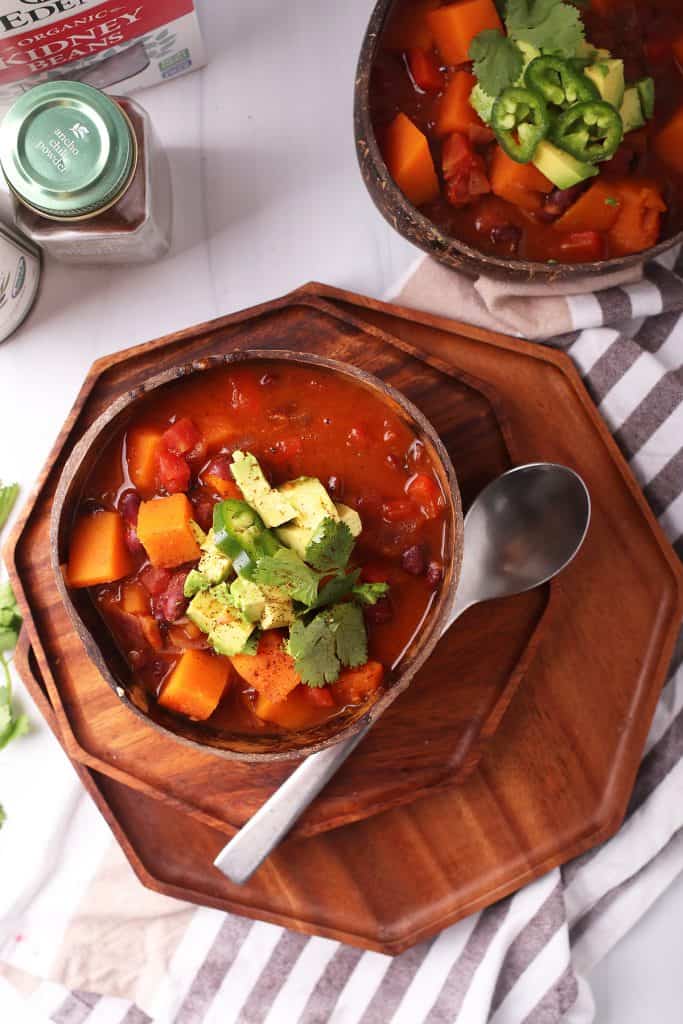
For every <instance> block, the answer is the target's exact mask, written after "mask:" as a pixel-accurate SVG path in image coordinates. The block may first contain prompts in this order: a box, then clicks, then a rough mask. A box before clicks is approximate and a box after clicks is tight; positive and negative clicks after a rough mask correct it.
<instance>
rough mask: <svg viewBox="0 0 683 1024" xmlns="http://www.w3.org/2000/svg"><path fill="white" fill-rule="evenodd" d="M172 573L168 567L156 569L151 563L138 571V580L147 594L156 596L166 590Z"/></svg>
mask: <svg viewBox="0 0 683 1024" xmlns="http://www.w3.org/2000/svg"><path fill="white" fill-rule="evenodd" d="M172 575H173V573H172V572H170V571H169V570H168V569H156V568H155V567H154V566H153V565H148V566H147V568H146V569H143V570H142V572H141V573H140V582H141V583H142V585H143V586H144V587H145V589H146V590H147V592H148V593H149V594H151V595H152V596H153V597H157V596H158V595H159V594H161V593H163V592H164V590H166V587H167V586H168V585H169V583H170V582H171V576H172Z"/></svg>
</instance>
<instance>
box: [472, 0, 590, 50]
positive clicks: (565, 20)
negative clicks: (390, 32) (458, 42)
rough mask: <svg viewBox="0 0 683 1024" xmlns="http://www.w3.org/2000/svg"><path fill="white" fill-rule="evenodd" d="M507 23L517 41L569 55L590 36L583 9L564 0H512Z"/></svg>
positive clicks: (508, 9) (509, 5) (509, 31)
mask: <svg viewBox="0 0 683 1024" xmlns="http://www.w3.org/2000/svg"><path fill="white" fill-rule="evenodd" d="M505 23H506V25H507V30H508V33H509V36H510V39H512V40H514V41H515V42H525V43H531V45H532V46H535V47H536V48H537V49H538V50H543V51H544V52H547V53H561V54H563V55H564V56H566V57H573V56H574V55H575V54H576V51H577V49H578V47H579V45H580V44H581V42H582V41H583V40H584V39H585V38H586V33H585V29H584V26H583V22H582V21H581V15H580V13H579V12H578V11H577V9H576V7H573V6H572V5H571V4H568V3H564V2H563V0H508V3H507V14H506V16H505ZM475 41H476V40H475Z"/></svg>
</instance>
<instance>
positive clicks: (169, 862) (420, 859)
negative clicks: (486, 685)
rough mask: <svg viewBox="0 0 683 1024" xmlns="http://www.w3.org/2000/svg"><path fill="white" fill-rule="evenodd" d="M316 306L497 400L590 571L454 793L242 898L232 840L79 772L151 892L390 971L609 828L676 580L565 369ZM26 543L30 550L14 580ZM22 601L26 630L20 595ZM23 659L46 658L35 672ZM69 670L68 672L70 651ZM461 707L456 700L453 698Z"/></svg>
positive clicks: (633, 764) (37, 687) (408, 318)
mask: <svg viewBox="0 0 683 1024" xmlns="http://www.w3.org/2000/svg"><path fill="white" fill-rule="evenodd" d="M311 295H317V296H322V297H323V298H324V299H325V300H326V301H327V302H334V303H335V304H336V305H337V307H338V308H340V309H344V310H350V311H352V312H353V314H354V317H355V318H357V319H360V318H362V319H363V320H364V321H365V323H366V324H368V325H374V326H375V327H379V328H381V329H383V330H386V331H391V332H393V334H394V335H397V336H399V337H401V338H403V340H404V341H408V342H410V344H411V345H413V346H416V347H420V348H423V349H424V350H425V351H426V352H428V353H430V358H431V357H435V358H436V360H437V365H443V366H444V367H445V366H448V365H450V366H454V367H457V368H458V371H459V372H464V373H475V374H477V375H478V376H479V377H480V378H481V379H483V380H484V381H486V384H487V386H491V387H493V388H494V389H495V392H496V395H497V399H498V403H499V406H498V407H499V409H500V410H502V412H503V413H504V424H505V425H504V433H505V434H506V436H507V437H508V438H509V439H514V455H515V460H516V461H531V460H533V459H554V460H557V461H562V462H565V463H567V464H569V465H571V466H573V467H574V468H575V469H577V470H578V471H579V472H580V473H581V474H582V475H583V476H584V478H585V479H586V482H587V483H588V486H589V488H590V490H591V494H592V498H593V508H594V517H593V523H592V526H591V530H590V532H589V535H588V539H587V541H586V545H585V548H584V550H583V552H582V554H581V556H580V557H579V559H578V560H577V562H576V563H575V564H574V565H573V566H571V567H570V569H569V570H568V571H567V572H566V573H565V574H564V575H563V577H562V579H561V581H560V582H559V583H558V585H556V586H555V587H554V588H553V596H552V600H551V602H550V605H549V607H548V609H547V610H546V612H545V614H544V615H543V619H542V624H541V628H540V629H538V630H537V631H536V635H535V638H534V643H533V645H532V649H531V651H530V652H529V655H528V658H527V660H528V664H527V667H526V673H525V678H524V683H523V685H522V686H520V687H519V688H518V690H517V692H516V694H515V698H514V700H512V702H511V704H510V706H509V709H508V710H507V713H506V714H505V716H504V717H503V718H502V720H501V721H500V723H499V725H498V729H497V731H496V733H495V735H494V736H493V737H492V738H491V740H490V742H489V743H488V744H487V745H486V747H485V749H484V752H483V756H482V757H481V759H480V761H479V763H478V764H477V765H476V767H475V768H474V769H473V770H472V771H471V772H470V774H469V775H468V776H467V778H465V779H464V780H463V781H462V782H461V784H460V785H458V786H451V787H449V788H448V789H447V790H443V791H440V792H433V793H432V794H431V795H428V796H424V797H423V799H420V800H416V801H415V802H413V803H411V804H410V805H406V806H402V807H397V808H394V809H392V810H389V811H386V812H385V813H383V814H379V815H377V816H375V817H372V818H370V819H368V820H366V821H362V822H358V823H356V824H353V825H347V826H346V827H343V828H338V829H336V830H334V831H330V832H327V833H326V834H325V835H319V836H316V837H315V838H311V839H306V840H305V841H300V840H296V839H290V840H288V841H287V842H286V843H285V844H283V846H282V847H281V848H280V849H279V850H278V851H277V852H276V853H275V854H274V855H273V856H272V857H270V858H269V859H268V861H266V862H265V864H264V865H263V867H262V868H261V869H260V870H259V871H258V872H257V873H256V875H255V876H254V877H253V878H252V879H251V881H250V882H249V883H248V884H247V885H246V886H243V887H237V886H234V885H232V884H231V883H230V882H228V881H227V880H226V879H225V878H224V877H223V876H222V875H221V874H220V873H219V872H217V871H216V870H215V869H214V868H213V866H212V861H213V858H214V857H215V855H216V853H217V852H218V850H219V849H220V847H221V845H222V844H223V842H224V838H225V837H224V835H223V834H222V832H221V831H218V830H217V829H215V828H210V827H207V825H206V824H205V823H202V822H201V821H199V820H198V817H197V815H196V814H193V815H192V816H180V815H179V812H178V806H177V804H176V803H174V802H173V801H171V800H169V799H168V798H163V799H151V798H150V796H149V792H148V791H147V792H141V791H140V786H139V783H138V781H137V780H135V779H133V780H131V786H126V785H123V784H122V783H121V781H120V780H119V779H115V778H113V777H112V776H111V774H110V773H108V774H106V775H105V774H103V773H100V772H98V771H93V770H91V769H89V768H86V767H84V765H82V764H75V767H76V770H77V771H78V772H79V774H80V776H81V778H82V779H83V781H84V784H85V785H86V786H87V788H88V789H89V791H90V792H91V794H92V795H93V797H94V799H95V800H96V801H97V803H98V806H99V807H100V809H101V810H102V812H103V814H104V815H105V817H106V818H107V820H108V821H109V822H110V824H111V825H112V827H113V829H114V831H115V834H116V836H117V838H118V840H119V842H120V843H121V845H122V847H123V849H124V851H125V853H126V855H127V857H128V859H129V861H130V863H131V865H132V866H133V868H134V870H135V871H136V872H137V874H138V877H139V878H140V879H141V881H142V882H143V884H145V885H147V886H149V887H150V888H153V889H156V890H158V891H160V892H163V893H166V894H168V895H171V896H176V897H178V898H181V899H186V900H190V901H194V902H197V903H201V904H205V905H207V906H215V907H219V908H221V909H224V910H228V911H233V912H236V913H241V914H245V915H247V916H250V917H255V918H259V919H263V920H268V921H274V922H277V923H279V924H283V925H285V926H287V927H291V928H296V929H298V930H301V931H304V932H308V933H313V934H319V935H325V936H330V937H332V938H336V939H339V940H342V941H346V942H352V943H354V944H357V945H360V946H363V947H365V948H369V949H377V950H381V951H383V952H386V953H398V952H400V951H402V950H404V949H406V948H407V947H409V946H410V945H412V944H413V943H415V942H418V941H420V940H421V939H424V938H425V937H427V936H428V935H431V934H434V933H435V932H437V931H439V930H440V929H441V928H444V927H446V926H447V925H449V924H451V923H453V922H454V921H456V920H458V919H459V918H461V917H463V916H465V915H466V914H469V913H472V912H474V911H476V910H479V909H481V908H482V907H484V906H487V905H488V904H490V903H492V902H494V901H495V900H497V899H500V898H502V897H503V896H505V895H507V894H508V893H510V892H512V891H514V890H515V889H516V888H519V887H520V886H521V885H523V884H525V883H526V882H529V881H531V880H532V879H534V878H536V877H538V876H539V875H540V874H542V873H544V872H545V871H547V870H549V869H550V868H552V867H554V866H556V865H557V864H560V863H563V862H565V861H567V860H569V859H571V858H572V857H574V856H576V855H577V854H579V853H581V852H582V851H584V850H586V849H588V848H590V847H591V846H593V845H595V844H597V843H599V842H602V841H603V840H605V839H606V838H608V837H609V835H611V834H612V833H613V832H614V831H615V830H616V829H617V828H618V826H619V823H620V821H621V819H622V816H623V814H624V812H625V809H626V805H627V801H628V798H629V795H630V792H631V789H632V786H633V782H634V778H635V773H636V770H637V766H638V764H639V762H640V757H641V754H642V749H643V745H644V742H645V738H646V736H647V732H648V730H649V726H650V722H651V718H652V713H653V711H654V707H655V704H656V701H657V698H658V696H659V692H660V689H661V685H662V682H663V680H664V678H665V674H666V670H667V667H668V664H669V660H670V657H671V653H672V650H673V645H674V642H675V637H676V635H677V632H678V628H679V625H680V621H681V617H682V615H683V571H682V569H681V564H680V562H679V561H678V559H677V558H676V556H675V554H674V553H673V551H672V549H671V548H670V546H669V545H668V543H667V541H666V539H665V538H664V536H663V534H662V532H661V530H660V528H659V526H658V525H657V522H656V520H655V519H654V517H653V515H652V513H651V512H650V510H649V508H648V507H647V504H646V502H645V501H644V499H643V497H642V494H641V493H640V491H639V489H638V487H637V485H636V483H635V481H634V480H633V478H632V477H631V475H630V472H629V470H628V468H627V466H626V464H625V462H624V460H623V459H622V457H621V456H620V454H619V452H618V450H617V448H616V446H615V444H614V442H613V441H612V439H611V437H610V436H609V433H608V431H607V430H606V428H605V427H604V425H603V424H602V421H601V420H600V418H599V416H598V414H597V412H596V410H595V408H594V406H593V404H592V402H591V401H590V398H589V397H588V395H587V394H586V392H585V390H584V388H583V386H582V385H581V382H580V380H579V378H578V376H577V374H576V373H575V371H574V370H573V369H572V367H571V364H570V363H569V360H568V359H567V358H566V357H564V356H562V355H559V354H557V353H554V352H550V351H546V350H543V349H541V348H540V347H537V346H532V345H527V344H525V343H522V342H518V341H515V340H512V339H505V338H501V337H499V336H494V335H490V334H488V333H487V332H483V331H478V330H476V329H474V328H470V327H464V326H462V325H458V324H454V323H452V322H449V321H445V320H443V319H438V318H434V317H429V316H424V315H419V314H415V313H412V312H408V311H406V310H398V309H396V308H394V307H388V306H386V305H383V304H381V303H377V302H374V301H372V300H369V299H363V298H361V297H359V296H353V295H349V294H346V293H341V292H338V291H336V290H334V289H329V288H326V287H324V286H320V285H311V286H308V287H307V288H306V289H304V290H303V291H302V292H299V293H296V294H295V296H294V297H293V298H295V299H296V300H297V301H298V300H299V299H301V297H302V296H311ZM223 323H228V324H229V323H230V318H228V320H227V321H224V322H223ZM477 422H478V421H476V420H474V421H473V424H472V425H473V432H472V437H473V439H476V437H477V429H476V428H477ZM473 443H474V442H473ZM42 486H43V484H42V483H41V484H40V485H39V489H40V487H42ZM35 507H36V505H35V501H34V502H33V503H31V506H30V508H29V510H28V511H27V513H26V514H25V518H24V521H23V522H22V523H20V525H19V526H18V527H17V529H16V530H15V532H14V535H13V538H12V540H11V543H10V547H9V549H8V554H9V557H10V564H11V567H12V571H13V576H14V579H15V582H16V583H18V584H21V583H22V581H23V580H24V579H26V582H27V583H29V584H31V586H35V584H34V574H35V578H36V579H38V578H39V573H37V571H36V570H35V569H33V568H32V562H31V558H30V557H29V556H30V552H31V550H34V551H35V557H36V559H38V558H39V555H40V538H41V533H40V530H39V529H36V528H35V527H34V526H33V525H32V518H31V517H32V512H31V509H34V508H35ZM26 532H28V533H29V535H30V536H31V537H32V538H33V541H34V544H35V546H34V547H33V548H31V546H29V547H28V548H26V549H25V553H24V554H23V555H22V560H20V561H19V560H18V559H17V554H18V552H19V548H18V544H19V541H20V540H21V538H22V537H23V536H24V534H25V533H26ZM13 553H14V554H13ZM29 592H30V593H33V590H32V589H31V588H29ZM625 595H626V596H625ZM22 601H23V605H24V608H25V610H26V609H27V608H28V604H27V602H26V595H25V594H24V593H23V591H22ZM513 603H514V602H513ZM495 607H496V606H495V605H490V606H488V608H489V611H490V612H491V613H493V611H494V609H495ZM36 610H37V612H38V614H36V617H35V618H34V619H29V620H28V622H27V630H26V631H25V634H24V637H23V640H22V644H21V647H20V650H19V652H18V655H17V667H18V669H19V671H20V673H21V675H22V677H23V678H24V680H25V681H26V683H27V685H28V687H29V689H30V690H31V692H32V693H33V695H34V696H35V698H36V700H37V702H38V703H39V706H40V707H41V710H43V713H44V714H45V716H46V718H47V719H48V721H49V722H50V724H51V725H52V727H53V728H54V729H55V730H56V731H57V733H58V735H59V737H60V739H61V741H62V743H63V744H64V745H65V746H67V741H68V740H69V739H70V737H69V734H68V733H67V732H65V730H64V729H63V728H60V727H58V724H57V722H58V717H57V716H58V715H59V717H60V718H61V719H62V720H66V721H68V719H67V716H66V710H69V711H70V712H72V713H73V708H68V709H62V710H61V711H60V708H59V706H58V705H56V706H55V712H57V713H55V712H53V710H52V707H51V705H50V704H49V703H48V695H49V698H50V700H52V698H53V695H54V694H55V693H56V688H55V686H54V681H53V683H52V685H50V683H49V677H48V678H46V679H45V681H44V683H43V682H42V681H41V674H42V673H43V665H46V664H47V657H46V652H45V650H44V649H42V645H41V637H42V638H44V640H45V643H46V645H48V644H56V643H57V641H58V640H59V636H58V631H55V629H54V627H52V626H51V625H50V623H51V621H52V619H51V616H52V612H53V609H51V606H50V602H49V601H45V602H43V604H40V605H38V606H36ZM472 614H473V612H470V613H468V614H467V616H466V617H464V618H463V620H462V624H463V627H469V625H470V624H471V623H472V619H471V616H472ZM484 622H486V619H485V620H484ZM488 622H489V626H490V628H489V632H488V635H487V639H486V645H487V646H488V647H493V646H495V644H494V643H493V642H492V640H493V638H495V635H496V634H495V633H494V629H495V622H496V620H495V618H493V616H491V617H490V618H489V620H488ZM29 641H31V642H34V643H36V644H37V645H38V647H37V649H36V651H35V655H36V656H35V657H33V655H32V654H31V652H30V651H29ZM482 650H483V648H482ZM58 656H59V657H60V658H63V657H73V656H74V652H73V650H72V649H71V648H68V649H67V648H65V650H64V653H63V654H62V655H58ZM54 667H55V670H56V671H59V670H60V666H59V665H58V664H57V665H55V666H54ZM452 692H453V697H454V699H458V697H459V691H458V690H457V689H455V688H453V691H452ZM407 696H408V695H404V697H402V698H401V701H403V700H405V699H406V698H407ZM401 701H399V702H398V703H401ZM361 752H362V747H361V748H360V751H359V752H358V755H356V756H359V754H360V753H361ZM132 787H134V788H132ZM180 832H182V835H183V842H182V844H179V843H178V842H177V836H178V834H179V833H180ZM294 847H295V849H296V853H295V855H294V856H293V855H292V852H293V848H294ZM368 849H372V857H370V858H369V857H368V856H367V851H368ZM397 851H398V852H399V854H400V855H397Z"/></svg>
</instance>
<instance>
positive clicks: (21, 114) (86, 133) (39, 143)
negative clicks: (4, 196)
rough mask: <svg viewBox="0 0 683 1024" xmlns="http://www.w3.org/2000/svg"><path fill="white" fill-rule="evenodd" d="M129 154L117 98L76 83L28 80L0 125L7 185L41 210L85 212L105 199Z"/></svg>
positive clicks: (114, 193) (124, 179)
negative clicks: (30, 86) (30, 85)
mask: <svg viewBox="0 0 683 1024" xmlns="http://www.w3.org/2000/svg"><path fill="white" fill-rule="evenodd" d="M136 159H137V144H136V140H135V136H134V134H133V131H132V129H131V125H130V122H129V120H128V118H127V117H126V115H125V114H124V113H123V111H122V110H121V108H120V107H119V105H118V104H117V103H115V102H114V101H113V100H112V99H110V98H109V97H108V96H106V95H105V94H104V93H103V92H100V91H99V89H93V87H92V86H90V85H84V84H83V83H81V82H46V83H45V84H44V85H37V86H35V87H34V88H33V89H30V90H29V92H26V93H24V95H23V96H21V97H20V98H19V99H18V100H17V101H16V103H14V104H13V105H12V106H11V107H10V109H9V110H8V111H7V113H6V114H5V117H4V118H3V120H2V124H0V165H1V166H2V170H3V172H4V175H5V177H6V178H7V182H8V184H9V186H10V188H11V189H12V191H13V192H14V193H15V194H16V195H17V197H18V198H19V199H20V200H22V201H23V202H24V203H25V204H26V205H27V206H30V207H32V208H33V209H34V210H38V211H39V212H40V213H44V214H45V215H46V216H47V217H53V218H55V219H61V218H79V217H87V216H88V215H91V214H93V213H97V212H99V211H101V210H103V209H106V207H107V206H111V204H112V203H113V202H115V201H116V199H117V198H118V196H119V195H120V194H121V192H122V191H123V190H124V189H125V187H126V185H127V183H128V181H129V180H130V178H131V175H132V173H133V171H134V169H135V164H136Z"/></svg>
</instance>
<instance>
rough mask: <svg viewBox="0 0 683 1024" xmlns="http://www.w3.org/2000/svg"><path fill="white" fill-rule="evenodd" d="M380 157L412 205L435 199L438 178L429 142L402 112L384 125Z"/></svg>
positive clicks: (437, 191)
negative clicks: (382, 152) (384, 132)
mask: <svg viewBox="0 0 683 1024" xmlns="http://www.w3.org/2000/svg"><path fill="white" fill-rule="evenodd" d="M384 159H385V160H386V163H387V167H388V169H389V174H390V175H391V176H392V178H393V179H394V181H395V182H396V184H397V185H398V187H399V188H400V189H401V191H402V192H403V194H404V195H405V196H406V198H407V199H409V200H410V202H411V203H413V205H414V206H422V204H423V203H428V202H430V201H431V200H432V199H436V197H437V196H438V194H439V181H438V178H437V176H436V171H435V170H434V161H433V160H432V154H431V152H430V150H429V143H428V142H427V139H426V137H425V136H424V135H423V134H422V132H421V131H420V129H419V128H416V127H415V125H414V124H413V122H412V121H411V120H410V118H409V117H406V115H405V114H397V115H396V117H395V118H394V120H393V121H392V122H391V124H390V125H389V127H388V129H387V132H386V137H385V140H384Z"/></svg>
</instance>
